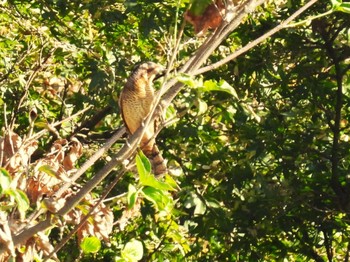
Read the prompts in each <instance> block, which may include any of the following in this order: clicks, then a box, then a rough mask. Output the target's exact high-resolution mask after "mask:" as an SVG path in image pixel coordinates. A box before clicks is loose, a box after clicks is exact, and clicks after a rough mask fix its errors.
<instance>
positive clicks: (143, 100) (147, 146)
mask: <svg viewBox="0 0 350 262" xmlns="http://www.w3.org/2000/svg"><path fill="white" fill-rule="evenodd" d="M164 70H165V68H164V67H163V66H161V65H159V64H157V63H154V62H145V63H142V64H139V65H137V66H135V68H134V69H133V71H132V73H131V75H130V76H129V78H128V79H127V81H126V83H125V85H124V87H123V89H122V91H121V93H120V96H119V108H120V111H121V115H122V119H123V122H124V124H125V127H126V129H127V131H128V133H129V134H133V133H135V132H136V130H137V129H138V128H139V127H140V126H141V125H142V122H143V121H144V120H145V119H146V118H147V116H148V115H149V113H150V111H151V110H152V106H153V103H154V98H155V91H154V87H153V81H154V79H155V77H157V76H158V75H160V74H161V73H162V72H164ZM156 125H157V120H154V122H153V123H150V124H149V126H148V128H147V129H146V130H145V132H144V134H143V137H142V139H141V142H140V148H141V150H142V152H143V153H144V154H145V155H146V157H148V159H149V160H150V162H151V164H152V168H153V172H154V175H155V176H156V177H159V176H161V175H163V174H165V173H166V172H167V167H166V164H165V160H164V158H163V156H162V155H161V153H160V151H159V149H158V147H157V144H156V141H155V133H156V131H157V130H156V129H157V127H156Z"/></svg>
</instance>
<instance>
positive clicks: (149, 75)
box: [131, 62, 165, 82]
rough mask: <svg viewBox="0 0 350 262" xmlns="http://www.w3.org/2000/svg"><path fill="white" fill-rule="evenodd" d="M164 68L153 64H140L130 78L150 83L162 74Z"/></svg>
mask: <svg viewBox="0 0 350 262" xmlns="http://www.w3.org/2000/svg"><path fill="white" fill-rule="evenodd" d="M164 71H165V68H164V67H163V66H161V65H159V64H156V63H154V62H145V63H141V64H139V65H137V66H135V67H134V69H133V71H132V73H131V78H132V79H133V80H137V79H139V78H144V79H146V80H147V81H148V82H152V81H153V80H154V78H155V77H156V76H157V75H160V74H162V73H163V72H164Z"/></svg>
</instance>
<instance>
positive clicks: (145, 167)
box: [136, 151, 175, 191]
mask: <svg viewBox="0 0 350 262" xmlns="http://www.w3.org/2000/svg"><path fill="white" fill-rule="evenodd" d="M136 166H137V171H138V173H139V176H140V180H139V183H140V185H141V186H150V187H154V188H157V189H160V190H172V191H173V190H175V189H174V188H173V187H172V186H170V185H168V184H166V183H164V182H161V181H159V180H158V179H156V178H155V177H154V175H152V174H151V163H150V162H149V160H148V158H147V157H146V156H145V155H144V154H143V152H142V151H140V152H139V154H138V155H137V156H136Z"/></svg>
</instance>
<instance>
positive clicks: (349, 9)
mask: <svg viewBox="0 0 350 262" xmlns="http://www.w3.org/2000/svg"><path fill="white" fill-rule="evenodd" d="M335 10H336V11H339V12H343V13H348V14H350V2H346V3H342V4H341V5H339V6H338V7H337V8H336V9H335Z"/></svg>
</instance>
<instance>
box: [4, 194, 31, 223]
mask: <svg viewBox="0 0 350 262" xmlns="http://www.w3.org/2000/svg"><path fill="white" fill-rule="evenodd" d="M5 193H6V194H7V195H9V196H12V197H13V198H14V199H15V201H16V203H17V207H18V211H19V213H20V215H21V218H22V219H23V218H24V217H25V212H26V211H27V210H28V208H29V199H28V197H27V195H26V194H25V193H24V192H23V191H22V190H19V189H12V188H9V189H7V190H6V191H5Z"/></svg>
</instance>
